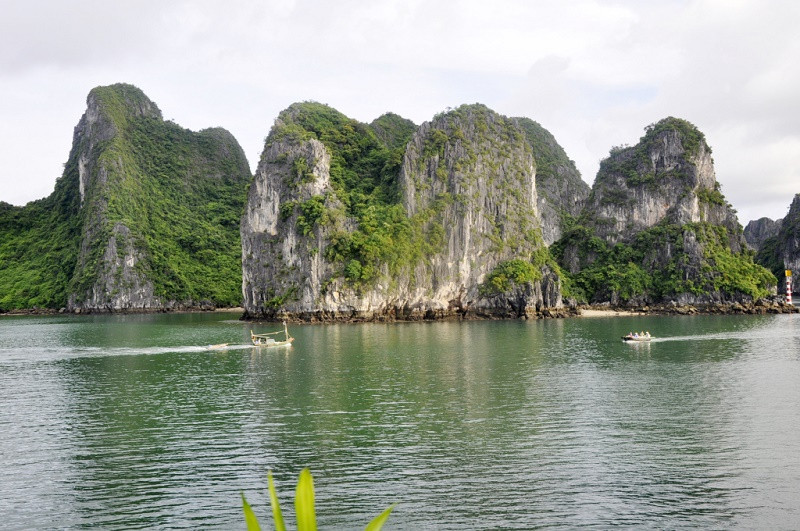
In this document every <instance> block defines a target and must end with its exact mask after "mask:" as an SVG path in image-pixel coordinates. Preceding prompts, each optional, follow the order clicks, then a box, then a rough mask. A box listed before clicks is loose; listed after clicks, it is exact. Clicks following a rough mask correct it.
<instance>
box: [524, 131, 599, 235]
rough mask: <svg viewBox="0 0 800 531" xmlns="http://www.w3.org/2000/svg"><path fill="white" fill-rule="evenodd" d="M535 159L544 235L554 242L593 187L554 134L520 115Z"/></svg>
mask: <svg viewBox="0 0 800 531" xmlns="http://www.w3.org/2000/svg"><path fill="white" fill-rule="evenodd" d="M516 120H517V122H518V123H519V125H520V127H522V129H523V130H524V131H525V135H526V137H527V138H528V142H529V143H530V145H531V147H532V148H533V154H534V158H535V160H536V166H537V167H536V190H537V192H538V196H537V202H536V206H537V210H538V213H539V219H540V225H541V227H542V237H543V238H544V242H545V244H547V245H551V244H552V243H553V242H555V241H556V240H558V239H559V238H560V237H561V235H562V234H563V232H564V230H565V228H566V226H567V225H568V223H569V221H570V220H574V219H575V218H577V217H578V216H579V215H580V213H581V211H582V210H583V206H584V202H585V201H586V198H587V197H589V192H590V191H591V188H590V187H589V185H588V184H586V182H584V181H583V179H581V174H580V172H579V171H578V168H576V167H575V163H574V162H573V161H572V160H570V159H569V157H567V154H566V152H564V148H562V147H561V146H560V145H559V144H558V142H557V141H556V139H555V137H554V136H553V135H552V134H551V133H550V132H549V131H548V130H546V129H545V128H544V127H542V126H541V125H539V124H538V123H537V122H534V121H533V120H531V119H529V118H517V119H516Z"/></svg>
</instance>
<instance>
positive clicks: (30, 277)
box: [0, 84, 800, 321]
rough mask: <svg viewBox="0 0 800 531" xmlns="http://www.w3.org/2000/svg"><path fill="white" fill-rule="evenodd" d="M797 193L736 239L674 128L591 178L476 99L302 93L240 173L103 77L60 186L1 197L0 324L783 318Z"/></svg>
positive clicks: (229, 144)
mask: <svg viewBox="0 0 800 531" xmlns="http://www.w3.org/2000/svg"><path fill="white" fill-rule="evenodd" d="M798 197H800V196H796V197H795V198H794V201H793V203H792V207H791V209H790V213H789V215H788V216H787V218H785V219H784V220H779V221H776V222H773V221H772V220H758V221H757V222H751V224H748V229H747V230H743V229H742V227H741V226H740V225H739V223H738V221H737V219H736V215H735V211H734V210H733V208H732V206H731V205H730V204H729V203H728V202H727V201H726V200H725V197H724V195H723V194H722V191H721V189H720V186H719V183H718V182H717V180H716V176H715V174H714V164H713V160H712V158H711V148H710V147H709V146H708V144H707V143H706V140H705V136H704V135H703V134H702V133H701V132H700V131H698V130H697V128H696V127H695V126H693V125H692V124H691V123H689V122H687V121H685V120H681V119H678V118H672V117H669V118H665V119H664V120H661V121H659V122H657V123H654V124H651V125H649V126H647V127H646V128H645V134H644V136H642V138H641V139H640V141H639V143H637V144H636V145H635V146H620V147H614V148H612V149H611V151H610V154H609V156H608V158H606V159H605V160H603V161H602V163H601V166H600V170H599V172H598V174H597V177H596V179H595V182H594V185H593V186H592V187H591V188H590V187H589V186H588V185H587V184H586V183H585V182H584V181H583V180H582V179H581V176H580V174H579V173H578V171H577V169H576V168H575V165H574V163H573V162H572V161H571V160H570V159H569V158H568V156H567V154H566V153H565V152H564V150H563V148H562V147H561V146H560V145H559V144H558V142H557V141H556V139H555V138H554V137H553V135H552V134H550V133H549V132H548V131H547V130H545V129H544V128H543V127H541V126H540V125H539V124H538V123H536V122H535V121H533V120H530V119H528V118H513V117H512V118H509V117H505V116H502V115H500V114H498V113H495V112H494V111H492V110H491V109H488V108H487V107H485V106H483V105H480V104H474V105H463V106H461V107H458V108H456V109H453V110H449V111H447V112H444V113H441V114H438V115H436V116H435V117H433V119H432V120H430V121H428V122H425V123H423V124H421V125H416V124H414V123H413V122H411V121H410V120H407V119H404V118H402V117H400V116H398V115H396V114H392V113H387V114H385V115H383V116H381V117H379V118H377V119H376V120H375V121H373V122H372V123H369V124H365V123H360V122H358V121H356V120H353V119H350V118H348V117H346V116H345V115H343V114H341V113H340V112H338V111H336V110H335V109H332V108H330V107H328V106H326V105H322V104H319V103H315V102H302V103H296V104H293V105H291V106H290V107H289V108H287V109H286V110H284V111H283V112H282V113H281V114H280V115H279V116H278V118H277V119H276V121H275V125H274V126H273V128H272V130H271V131H270V132H269V135H268V137H267V139H266V142H265V147H264V151H263V153H262V155H261V159H260V161H259V164H258V168H257V170H256V173H255V175H254V176H253V175H252V174H251V173H250V170H249V165H248V163H247V160H246V158H245V156H244V153H243V152H242V149H241V147H240V146H239V144H238V142H237V141H236V140H235V138H233V136H232V135H230V133H228V132H227V131H225V130H223V129H206V130H203V131H200V132H198V133H195V132H192V131H188V130H185V129H183V128H181V127H179V126H178V125H176V124H174V123H172V122H169V121H164V120H163V118H162V115H161V112H160V110H159V109H158V107H157V106H156V104H155V103H153V102H152V101H150V100H149V99H148V98H147V97H146V96H145V95H144V93H143V92H142V91H141V90H139V89H138V88H136V87H133V86H131V85H126V84H117V85H111V86H107V87H98V88H95V89H93V90H92V91H91V92H90V93H89V96H88V98H87V110H86V112H85V114H84V115H83V117H82V118H81V119H80V121H79V122H78V125H77V126H76V128H75V133H74V136H73V146H72V150H71V152H70V156H69V159H68V161H67V163H66V164H65V169H64V173H63V175H62V176H61V177H60V178H59V179H58V181H57V182H56V186H55V190H54V192H53V193H52V194H51V195H50V196H49V197H47V198H44V199H41V200H38V201H34V202H31V203H29V204H28V205H26V206H23V207H16V206H12V205H9V204H7V203H0V242H1V243H0V312H13V311H23V310H28V311H63V312H77V313H83V312H141V311H171V310H191V309H212V308H220V307H235V306H242V307H243V308H244V317H245V318H248V319H293V320H305V321H332V320H347V321H352V320H419V319H442V318H538V317H560V316H566V315H570V314H574V313H576V312H577V309H578V308H579V307H580V306H581V305H585V304H594V305H600V306H608V307H615V308H625V309H629V310H637V311H667V312H678V313H691V312H693V311H733V312H743V313H744V312H748V313H765V312H779V311H793V310H794V308H793V307H790V306H788V305H786V304H782V302H781V301H782V300H783V299H782V297H780V296H779V295H778V286H779V284H780V285H781V286H783V284H784V279H783V269H795V268H798V266H800V238H799V237H798V225H800V199H798ZM765 266H766V267H765ZM781 289H782V288H781Z"/></svg>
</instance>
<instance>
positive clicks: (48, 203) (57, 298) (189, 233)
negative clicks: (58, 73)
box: [0, 84, 251, 310]
mask: <svg viewBox="0 0 800 531" xmlns="http://www.w3.org/2000/svg"><path fill="white" fill-rule="evenodd" d="M88 101H89V105H90V107H93V108H92V109H90V110H91V114H92V116H93V118H92V120H90V121H87V119H86V117H84V120H82V121H81V123H80V124H79V126H78V130H80V134H78V133H76V143H75V145H73V148H72V151H71V153H70V157H69V160H68V162H67V164H66V165H65V169H64V174H63V175H62V177H60V178H59V179H58V181H57V183H56V187H55V191H54V192H53V194H51V195H50V196H49V197H47V198H45V199H42V200H40V201H35V202H33V203H30V204H28V205H26V206H25V207H11V206H10V205H9V206H7V207H4V208H0V234H2V243H0V271H2V274H0V293H2V298H0V309H3V310H10V309H21V308H31V307H34V306H41V307H49V308H59V307H63V306H65V305H66V304H67V301H68V299H69V298H70V297H71V296H72V297H73V298H74V300H75V301H76V303H77V304H79V305H80V304H81V302H82V301H83V300H84V297H86V296H87V295H88V294H89V293H90V292H91V291H92V290H93V287H94V286H96V285H97V283H98V282H100V280H99V279H100V278H101V277H102V276H103V275H108V274H109V273H110V271H108V270H107V268H108V267H109V265H108V260H109V259H112V260H113V258H114V257H108V256H106V253H107V249H108V245H109V240H110V238H112V236H113V237H114V238H116V239H117V240H119V241H116V251H117V257H116V258H117V260H118V261H123V260H122V259H123V258H124V257H125V253H126V252H132V253H135V256H136V257H138V258H140V260H137V263H136V264H135V265H134V268H135V270H136V272H137V274H138V275H139V276H140V277H142V278H144V279H145V281H147V282H149V283H151V284H152V286H153V289H154V294H155V296H157V297H160V298H161V300H162V301H163V302H168V301H175V302H177V303H179V304H183V303H195V304H196V303H200V302H207V303H212V304H215V305H221V306H233V305H237V304H240V302H241V278H242V277H241V275H242V273H241V245H240V239H239V223H240V218H241V214H242V210H243V205H244V202H245V197H246V190H247V186H248V183H249V181H250V179H251V176H250V172H249V167H248V164H247V160H246V159H245V156H244V153H243V152H242V150H241V148H240V147H239V145H238V143H237V142H236V140H235V139H234V138H233V137H232V136H231V135H230V133H228V132H227V131H225V130H223V129H207V130H204V131H201V132H199V133H194V132H192V131H189V130H186V129H183V128H181V127H179V126H177V125H176V124H174V123H172V122H169V121H164V120H162V118H161V112H160V111H159V110H158V107H157V106H156V105H155V104H154V103H152V102H151V101H150V100H149V99H148V98H147V97H146V96H145V95H144V93H142V91H141V90H139V89H138V88H136V87H133V86H131V85H125V84H119V85H112V86H107V87H98V88H95V89H93V90H92V91H91V93H90V95H89V98H88ZM89 114H90V113H89V112H87V116H88V115H89ZM90 147H91V149H90ZM79 159H80V160H79ZM80 165H83V167H85V168H86V169H85V171H86V175H84V181H85V185H86V190H85V198H84V202H83V204H82V205H81V198H80V192H79V181H80V177H81V176H80V171H79V166H80ZM81 171H82V170H81ZM79 257H82V258H80V259H79ZM116 274H117V275H119V274H120V270H119V269H118V270H117V272H116ZM113 281H114V283H115V285H116V288H115V290H114V292H113V293H106V294H104V296H105V297H106V298H107V299H111V298H113V297H114V296H115V295H116V294H117V290H119V291H124V290H125V289H126V288H129V287H130V286H129V285H128V284H126V282H129V281H126V280H125V279H123V278H114V279H113Z"/></svg>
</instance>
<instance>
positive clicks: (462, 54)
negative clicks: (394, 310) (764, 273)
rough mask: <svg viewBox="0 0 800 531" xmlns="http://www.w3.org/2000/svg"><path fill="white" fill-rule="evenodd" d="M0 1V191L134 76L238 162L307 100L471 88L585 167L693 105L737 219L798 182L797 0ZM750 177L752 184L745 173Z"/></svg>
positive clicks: (31, 176)
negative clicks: (107, 88)
mask: <svg viewBox="0 0 800 531" xmlns="http://www.w3.org/2000/svg"><path fill="white" fill-rule="evenodd" d="M13 4H15V5H12V6H6V7H5V8H4V13H3V18H2V19H0V113H1V115H2V117H3V119H2V121H0V146H2V155H3V156H2V157H0V200H5V201H10V202H13V203H16V204H20V203H23V202H25V201H28V200H31V199H36V198H39V197H42V196H44V195H47V194H48V193H49V192H50V190H52V187H53V184H54V182H55V177H56V176H57V175H59V174H60V172H61V167H62V164H63V163H64V162H66V158H67V154H68V150H69V147H70V143H71V139H72V129H73V127H74V125H75V124H76V123H77V122H78V119H79V118H80V115H81V114H82V112H83V109H84V107H85V103H84V101H85V96H86V94H87V93H88V91H89V90H90V89H91V88H92V87H94V86H96V85H101V84H110V83H115V82H129V83H133V84H135V85H137V86H139V87H140V88H141V89H142V90H144V91H145V93H146V94H147V95H148V96H150V97H151V98H152V99H153V100H154V101H155V102H156V103H157V104H158V105H159V107H160V108H161V109H162V111H163V112H164V115H165V117H167V118H171V119H174V120H175V121H176V122H178V123H179V124H181V125H183V126H185V127H189V128H191V129H201V128H204V127H210V126H223V127H226V128H228V129H229V130H230V131H231V132H232V133H233V134H234V135H235V136H236V138H237V139H238V140H239V141H240V143H241V144H242V146H243V147H244V149H245V151H246V153H247V156H248V158H249V159H250V161H251V163H255V162H256V161H257V160H258V157H259V154H260V151H261V149H262V145H263V139H264V137H265V136H266V135H267V134H268V132H269V128H270V127H271V125H272V123H273V120H274V118H275V117H276V116H277V114H278V112H279V111H280V110H282V109H283V108H285V107H286V106H288V105H289V104H291V103H292V102H294V101H299V100H306V99H314V100H318V101H322V102H326V103H329V104H330V105H333V106H334V107H336V108H338V109H339V110H341V111H342V112H344V113H345V114H348V115H350V116H353V117H354V118H357V119H359V120H363V121H369V120H372V119H373V118H375V117H377V116H378V115H380V114H382V113H383V112H386V111H394V112H397V113H398V114H401V115H403V116H406V117H408V118H411V119H413V120H414V121H416V122H418V123H419V122H421V121H423V120H427V119H429V118H431V117H432V116H433V115H434V114H435V113H437V112H439V111H441V110H443V109H445V108H446V107H454V106H457V105H459V104H461V103H473V102H481V103H485V104H486V105H488V106H489V107H492V108H494V109H496V110H497V111H499V112H502V113H504V114H508V115H514V116H520V115H522V116H528V117H530V118H532V119H534V120H537V121H539V122H540V123H542V125H544V126H545V127H547V128H548V129H550V130H551V132H552V133H553V134H554V135H555V136H556V138H557V139H558V141H559V142H560V143H561V144H562V145H563V146H564V148H565V149H566V151H567V153H568V154H569V156H570V157H571V158H573V159H574V160H575V161H576V162H577V163H578V165H579V168H580V170H581V171H582V173H583V176H584V179H585V180H586V181H587V182H591V181H592V180H593V179H594V173H595V172H596V170H597V163H598V161H599V159H600V158H602V157H604V156H605V155H606V154H607V153H608V150H609V148H610V147H611V146H613V145H617V144H622V143H634V142H636V141H637V140H638V138H639V137H640V136H641V134H642V132H643V129H644V127H645V126H646V125H647V124H649V123H652V122H654V121H656V120H658V119H660V118H663V117H665V116H670V115H672V116H678V117H681V118H685V119H687V120H689V121H691V122H693V123H695V124H696V125H697V126H698V127H699V128H700V129H701V130H702V131H703V132H705V133H706V136H707V138H708V140H709V142H710V143H711V145H712V147H713V149H714V154H715V161H716V166H717V176H718V179H719V180H720V181H721V183H722V185H723V190H724V192H725V193H726V195H727V197H728V199H729V200H730V201H731V202H732V203H733V204H734V206H735V207H736V208H737V209H738V210H739V212H740V218H741V219H742V221H743V222H746V221H747V220H748V219H750V218H752V217H760V216H762V215H769V216H771V217H777V216H780V215H783V213H784V212H785V207H783V208H781V209H779V210H780V211H779V212H775V207H774V205H783V204H785V205H788V204H789V202H790V201H791V199H792V196H793V194H794V193H795V192H800V190H798V189H797V188H798V179H797V177H798V175H797V170H795V169H794V168H796V167H798V164H797V162H798V160H797V158H798V156H797V153H798V150H797V145H798V138H800V131H798V127H797V125H796V124H797V123H800V98H797V97H796V94H798V93H800V67H798V65H797V64H796V63H797V61H796V58H797V57H798V56H800V32H797V31H796V27H797V25H798V22H799V21H800V4H796V3H794V2H788V1H779V0H775V1H762V2H756V1H754V0H740V1H735V2H734V1H712V0H674V1H668V2H647V3H644V2H638V1H632V0H631V1H611V0H608V1H606V0H576V1H567V2H560V1H546V2H526V1H523V0H503V1H498V2H484V1H481V0H461V1H454V2H425V1H423V0H404V1H401V0H386V1H371V0H344V1H340V2H325V1H322V0H316V1H315V0H283V1H268V2H264V1H262V0H232V1H225V2H222V1H218V0H194V1H190V0H184V1H173V2H159V1H157V0H136V1H133V0H127V1H116V2H111V3H109V2H102V1H99V0H76V1H75V2H61V1H58V0H29V1H28V2H15V3H13ZM754 174H758V176H759V177H758V178H759V186H758V191H757V192H756V193H753V190H752V188H753V185H752V183H753V180H752V179H753V175H754Z"/></svg>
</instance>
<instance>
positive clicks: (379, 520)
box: [364, 503, 397, 531]
mask: <svg viewBox="0 0 800 531" xmlns="http://www.w3.org/2000/svg"><path fill="white" fill-rule="evenodd" d="M395 505H397V504H396V503H393V504H391V505H390V506H389V508H388V509H386V510H385V511H383V512H382V513H381V514H379V515H378V516H376V517H375V519H374V520H372V521H371V522H370V523H369V525H368V526H367V527H365V528H364V531H380V530H381V528H382V527H383V524H385V523H386V520H388V519H389V515H390V514H391V513H392V509H394V506H395Z"/></svg>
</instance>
